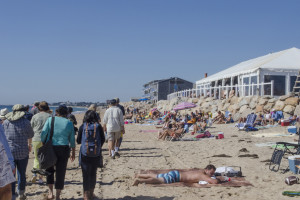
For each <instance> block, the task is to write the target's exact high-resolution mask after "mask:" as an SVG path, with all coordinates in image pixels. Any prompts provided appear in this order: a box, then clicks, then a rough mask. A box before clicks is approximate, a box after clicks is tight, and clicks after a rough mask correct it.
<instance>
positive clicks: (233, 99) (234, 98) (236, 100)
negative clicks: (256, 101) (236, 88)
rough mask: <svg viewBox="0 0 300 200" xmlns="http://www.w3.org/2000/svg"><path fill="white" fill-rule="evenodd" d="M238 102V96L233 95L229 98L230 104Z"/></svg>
mask: <svg viewBox="0 0 300 200" xmlns="http://www.w3.org/2000/svg"><path fill="white" fill-rule="evenodd" d="M238 103H239V98H238V97H237V96H234V97H232V98H231V99H230V104H231V105H234V104H238Z"/></svg>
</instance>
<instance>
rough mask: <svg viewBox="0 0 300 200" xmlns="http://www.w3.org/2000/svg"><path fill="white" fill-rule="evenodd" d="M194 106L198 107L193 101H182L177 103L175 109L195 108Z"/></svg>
mask: <svg viewBox="0 0 300 200" xmlns="http://www.w3.org/2000/svg"><path fill="white" fill-rule="evenodd" d="M194 107H196V105H195V104H193V103H189V102H182V103H180V104H178V105H176V106H175V107H174V108H173V109H174V110H184V109H188V108H194Z"/></svg>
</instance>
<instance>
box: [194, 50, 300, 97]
mask: <svg viewBox="0 0 300 200" xmlns="http://www.w3.org/2000/svg"><path fill="white" fill-rule="evenodd" d="M299 70H300V49H297V48H291V49H287V50H284V51H279V52H276V53H271V54H268V55H265V56H261V57H258V58H254V59H251V60H248V61H244V62H241V63H239V64H237V65H234V66H232V67H230V68H228V69H225V70H223V71H220V72H218V73H216V74H213V75H211V76H208V77H207V78H203V79H201V80H199V81H197V82H196V93H197V96H199V95H204V96H206V95H212V94H215V95H214V96H215V97H216V96H218V93H219V92H222V91H226V93H227V94H228V91H230V90H235V91H238V95H239V96H251V95H272V96H273V95H274V96H281V95H286V94H289V92H291V91H292V90H293V86H294V83H295V80H296V76H297V75H298V72H299ZM216 93H217V95H216ZM235 93H236V92H235ZM236 94H237V93H236Z"/></svg>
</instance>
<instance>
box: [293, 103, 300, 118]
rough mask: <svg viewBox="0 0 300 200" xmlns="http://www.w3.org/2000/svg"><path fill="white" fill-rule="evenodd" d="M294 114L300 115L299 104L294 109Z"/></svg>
mask: <svg viewBox="0 0 300 200" xmlns="http://www.w3.org/2000/svg"><path fill="white" fill-rule="evenodd" d="M294 115H298V116H300V105H297V106H296V108H295V111H294Z"/></svg>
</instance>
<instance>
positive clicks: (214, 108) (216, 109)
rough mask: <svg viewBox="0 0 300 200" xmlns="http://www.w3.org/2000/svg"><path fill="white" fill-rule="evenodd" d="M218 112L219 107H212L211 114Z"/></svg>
mask: <svg viewBox="0 0 300 200" xmlns="http://www.w3.org/2000/svg"><path fill="white" fill-rule="evenodd" d="M217 111H218V107H217V106H215V105H214V106H212V107H211V113H215V112H217Z"/></svg>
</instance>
